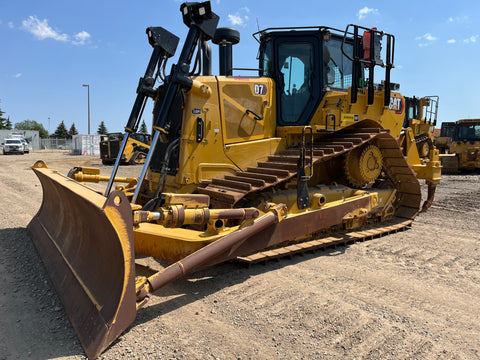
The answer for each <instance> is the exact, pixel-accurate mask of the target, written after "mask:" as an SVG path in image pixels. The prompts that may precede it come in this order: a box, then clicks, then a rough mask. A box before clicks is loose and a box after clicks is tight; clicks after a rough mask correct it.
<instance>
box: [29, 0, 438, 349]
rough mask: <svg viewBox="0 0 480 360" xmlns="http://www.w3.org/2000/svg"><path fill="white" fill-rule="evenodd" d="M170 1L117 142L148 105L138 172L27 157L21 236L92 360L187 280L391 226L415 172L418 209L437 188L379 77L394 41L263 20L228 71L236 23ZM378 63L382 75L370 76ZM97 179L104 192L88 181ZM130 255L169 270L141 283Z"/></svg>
mask: <svg viewBox="0 0 480 360" xmlns="http://www.w3.org/2000/svg"><path fill="white" fill-rule="evenodd" d="M180 10H181V13H182V16H183V22H184V23H185V25H187V27H188V29H189V30H188V34H187V36H186V39H185V40H184V41H183V48H182V50H181V53H180V55H179V57H178V61H177V63H176V64H174V65H173V66H171V72H170V73H169V75H168V76H167V75H166V74H165V68H166V66H165V64H166V62H167V61H168V60H169V59H170V58H171V57H172V56H173V55H174V54H175V52H176V48H177V45H178V42H179V39H178V38H177V37H176V36H175V35H173V34H171V33H170V32H169V31H167V30H165V29H164V28H161V27H149V28H147V31H146V32H147V36H148V40H149V43H150V45H151V46H152V47H153V51H152V55H151V58H150V60H149V62H148V65H147V68H146V71H145V75H144V77H142V78H140V82H139V86H138V88H137V97H136V100H135V103H134V105H133V108H132V112H131V114H130V117H129V119H128V122H127V125H126V126H125V136H124V137H123V141H122V144H121V146H120V149H119V154H122V153H123V152H124V149H125V146H126V143H127V141H128V139H129V137H130V136H132V134H134V133H135V132H136V130H137V128H138V122H139V119H140V114H141V112H142V109H143V107H144V104H145V102H146V101H147V100H148V99H150V98H151V99H153V101H154V108H153V134H152V142H151V146H150V149H149V152H148V154H147V156H146V158H145V163H144V165H143V167H142V170H141V172H140V174H139V176H138V177H137V178H122V177H118V176H117V174H116V173H117V169H118V165H119V162H120V158H121V156H117V159H116V162H115V165H114V166H113V169H112V173H111V174H110V176H102V175H101V174H100V169H95V168H86V167H75V168H73V169H72V170H71V171H70V172H69V173H68V175H67V176H64V175H62V174H60V173H59V172H58V171H55V170H53V169H50V168H48V167H47V165H46V164H45V163H44V162H42V161H39V162H37V163H36V164H35V165H34V166H33V169H34V171H35V173H36V174H37V176H38V177H39V179H40V181H41V183H42V188H43V202H42V205H41V208H40V210H39V212H38V214H37V215H36V216H35V217H34V218H33V219H32V221H31V223H30V224H29V226H28V229H29V233H30V234H31V236H32V239H33V241H34V243H35V244H36V247H37V249H38V251H39V253H40V255H41V257H42V258H43V261H44V263H45V266H46V268H47V269H48V271H49V273H50V276H51V278H52V281H53V283H54V285H55V287H56V289H57V291H58V293H59V295H60V297H61V298H62V301H63V303H64V306H65V309H66V312H67V314H68V316H69V318H70V320H71V323H72V325H73V327H74V328H75V330H76V332H77V335H78V337H79V339H80V342H81V344H82V346H83V347H84V350H85V353H86V355H87V356H88V357H89V358H95V357H97V356H98V355H99V354H100V353H101V352H102V351H103V350H104V349H105V348H106V347H107V346H109V344H111V343H112V342H113V341H114V340H115V339H116V338H117V337H118V336H119V335H120V334H121V333H122V332H123V331H124V330H125V329H126V328H127V327H128V326H129V325H130V324H131V323H132V322H133V320H134V318H135V315H136V312H137V311H138V310H139V309H141V308H142V307H143V306H145V304H146V303H147V301H148V299H149V297H150V296H151V295H152V294H153V293H154V292H156V291H158V290H159V289H161V288H162V287H163V286H165V285H166V284H168V283H170V282H172V281H174V280H175V279H178V278H179V277H181V276H183V275H185V274H186V273H188V272H191V271H192V270H194V269H197V268H199V267H204V266H211V265H214V264H218V263H220V262H224V261H228V260H238V261H243V262H248V263H254V262H258V261H266V260H268V259H273V258H280V257H283V256H289V255H292V254H295V253H299V252H304V251H308V250H314V249H318V248H325V247H328V246H331V245H335V244H348V243H352V242H355V241H357V240H364V239H370V238H373V237H377V236H381V235H385V234H389V233H392V232H396V231H401V230H404V229H406V228H407V227H409V226H410V225H411V223H412V222H413V220H414V218H415V217H416V215H417V214H418V213H419V211H421V209H422V193H421V185H420V182H419V179H423V180H425V182H426V184H427V186H428V190H429V191H428V197H427V199H426V201H425V202H424V203H423V208H424V209H426V208H428V206H429V205H430V204H431V202H432V200H433V197H434V192H435V186H436V184H437V183H438V182H439V181H440V170H441V166H440V163H439V160H438V151H437V150H436V149H435V148H431V149H429V152H428V155H427V156H425V157H424V156H420V155H419V152H418V147H417V142H416V140H415V133H414V131H413V130H412V128H411V127H410V126H409V127H407V128H404V126H403V125H404V119H405V98H404V97H403V96H402V95H401V94H400V93H399V92H398V88H399V86H398V85H397V84H394V83H392V82H391V81H390V71H391V69H392V68H393V67H394V64H393V60H394V48H395V46H394V45H395V37H394V36H393V35H391V34H387V33H384V32H381V31H379V30H376V29H369V28H363V27H361V26H357V25H348V26H347V27H346V29H345V30H338V29H334V28H329V27H324V26H314V27H301V28H269V29H265V30H263V31H260V32H258V33H256V34H254V36H255V38H256V39H257V41H258V43H259V67H258V76H240V75H233V72H234V71H239V72H241V71H242V69H238V68H234V67H233V56H232V48H233V45H235V44H236V43H238V42H239V40H240V35H239V33H238V31H237V30H235V29H232V28H217V25H218V21H219V17H218V16H217V15H216V14H215V13H214V12H213V11H212V9H211V5H210V2H208V1H207V2H201V3H184V4H182V5H181V6H180ZM210 40H212V42H213V44H216V45H218V48H219V57H220V59H219V67H220V69H219V74H218V75H212V70H211V69H212V66H211V45H210ZM382 41H383V42H384V43H385V45H386V46H385V49H384V50H385V56H382V52H381V51H380V46H381V45H380V43H381V42H382ZM382 57H383V58H382ZM379 67H381V68H384V79H383V80H382V81H381V82H379V81H377V82H375V80H374V70H376V69H378V68H379ZM157 76H158V77H159V78H160V79H158V78H157ZM159 80H161V81H160V85H159V86H158V87H156V88H155V86H156V84H157V82H158V81H159ZM98 181H105V183H106V186H105V191H104V192H103V193H99V192H98V191H97V190H95V189H93V188H92V187H90V186H89V185H88V184H89V182H98ZM114 185H115V187H114ZM135 254H141V255H146V256H152V257H155V258H158V259H163V260H165V261H168V262H171V265H169V266H167V267H166V268H164V269H163V270H162V271H160V272H158V273H155V274H153V275H151V276H149V277H144V276H140V274H136V271H135Z"/></svg>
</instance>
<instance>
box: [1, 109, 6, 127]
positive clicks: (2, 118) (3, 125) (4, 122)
mask: <svg viewBox="0 0 480 360" xmlns="http://www.w3.org/2000/svg"><path fill="white" fill-rule="evenodd" d="M3 114H5V113H4V112H3V111H2V109H1V108H0V129H6V128H7V119H5V118H4V117H3Z"/></svg>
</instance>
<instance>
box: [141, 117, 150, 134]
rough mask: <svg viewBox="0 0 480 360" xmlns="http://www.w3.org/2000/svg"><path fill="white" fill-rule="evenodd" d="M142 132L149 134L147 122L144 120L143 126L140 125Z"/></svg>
mask: <svg viewBox="0 0 480 360" xmlns="http://www.w3.org/2000/svg"><path fill="white" fill-rule="evenodd" d="M140 132H141V133H148V129H147V125H146V124H145V120H142V124H141V125H140Z"/></svg>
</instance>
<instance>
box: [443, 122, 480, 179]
mask: <svg viewBox="0 0 480 360" xmlns="http://www.w3.org/2000/svg"><path fill="white" fill-rule="evenodd" d="M436 144H438V145H437V146H438V147H439V148H440V149H441V150H442V154H441V155H440V160H441V163H442V172H443V173H446V174H449V173H450V174H456V173H458V171H459V170H464V171H472V170H478V169H480V119H461V120H458V121H457V122H454V123H453V122H448V123H442V128H441V132H440V137H439V138H437V141H436Z"/></svg>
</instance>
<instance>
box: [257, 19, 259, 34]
mask: <svg viewBox="0 0 480 360" xmlns="http://www.w3.org/2000/svg"><path fill="white" fill-rule="evenodd" d="M257 30H258V31H260V25H259V24H258V17H257Z"/></svg>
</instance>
